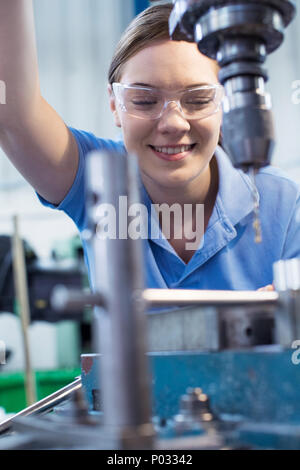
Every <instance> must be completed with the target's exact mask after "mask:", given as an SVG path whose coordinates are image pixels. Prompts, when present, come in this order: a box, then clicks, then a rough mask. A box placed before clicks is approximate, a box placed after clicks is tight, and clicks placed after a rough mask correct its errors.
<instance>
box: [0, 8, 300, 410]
mask: <svg viewBox="0 0 300 470" xmlns="http://www.w3.org/2000/svg"><path fill="white" fill-rule="evenodd" d="M148 5H149V2H148V0H110V1H105V0H35V1H34V7H35V18H36V35H37V44H38V58H39V69H40V81H41V88H42V93H43V95H44V97H45V99H46V100H47V101H48V102H49V103H50V104H51V105H52V106H53V107H54V108H55V109H56V111H57V112H58V113H59V114H60V116H61V117H62V118H63V119H64V121H65V122H66V123H67V124H68V125H70V126H72V127H75V128H78V129H83V130H87V131H90V132H93V133H95V134H96V135H97V136H99V137H105V138H114V137H116V136H117V135H118V134H119V130H117V129H116V128H115V127H114V124H113V120H112V117H111V114H110V110H109V106H108V95H107V71H108V67H109V64H110V60H111V57H112V54H113V51H114V48H115V46H116V43H117V41H118V39H119V37H120V35H121V32H122V31H123V30H124V29H125V27H126V26H127V25H128V23H129V22H130V20H131V19H132V18H133V17H134V15H136V14H137V13H139V12H140V11H141V10H143V9H144V8H146V7H147V6H148ZM299 43H300V11H299V12H298V16H297V18H296V20H295V21H294V22H293V24H292V25H291V26H290V27H289V28H288V30H287V32H286V40H285V43H284V45H283V46H282V47H281V48H280V49H279V50H278V51H276V52H275V53H273V55H271V56H269V59H268V70H269V73H270V81H269V84H268V88H269V91H270V92H271V95H272V99H273V107H274V115H275V123H276V132H277V147H276V150H275V154H274V159H273V164H274V165H276V166H279V167H281V168H282V169H284V170H285V171H286V172H287V173H288V174H289V175H290V176H291V177H292V178H294V179H296V180H297V181H299V182H300V139H299V134H300V126H299V125H300V99H299V98H300V49H299V47H298V45H299ZM0 78H1V77H0ZM297 80H299V83H298V84H297ZM293 87H294V88H293ZM295 87H297V88H298V90H299V92H298V94H297V89H295ZM293 94H294V95H293ZM295 94H296V95H295ZM293 96H294V99H293ZM297 98H298V99H297ZM298 101H299V104H298ZM14 214H18V216H19V222H20V230H21V236H22V238H24V239H25V240H26V241H27V242H28V243H29V245H30V246H31V247H32V249H33V251H34V253H35V254H36V256H37V257H38V258H40V259H49V258H51V259H52V260H53V259H55V260H56V261H66V260H72V259H73V260H76V262H77V261H78V262H79V261H80V259H81V258H80V256H81V255H82V253H80V242H79V241H78V236H77V231H76V228H75V226H74V224H73V222H72V221H71V220H69V219H68V218H67V216H66V215H64V214H61V213H59V212H57V211H53V210H51V209H46V208H44V207H42V206H41V204H40V203H39V202H38V200H37V197H36V195H35V193H34V191H33V189H32V188H31V187H30V186H29V185H28V184H27V183H26V182H25V181H24V179H23V178H22V177H21V176H20V174H19V173H18V172H17V171H16V170H15V169H14V167H13V166H12V165H11V164H10V162H9V160H8V159H7V158H6V157H5V155H4V154H3V152H2V151H1V150H0V234H1V235H3V236H5V235H11V233H12V216H13V215H14ZM32 282H33V281H32ZM9 312H10V311H9V310H8V313H5V314H2V315H0V339H1V340H2V341H4V342H5V343H6V345H7V348H8V350H10V351H11V357H10V360H8V361H7V363H6V365H4V366H2V369H1V367H0V370H1V371H2V373H4V372H6V373H7V372H9V371H18V370H22V368H23V367H24V363H23V361H24V357H23V356H24V355H23V352H22V351H23V349H22V333H21V327H20V324H19V318H18V317H16V316H12V315H11V314H10V313H9ZM88 323H89V322H88V321H86V324H85V322H84V321H83V322H82V323H81V325H78V323H77V322H75V321H74V322H72V321H63V322H59V323H48V322H43V321H40V322H35V323H33V324H32V325H30V335H31V336H30V338H31V340H30V342H31V348H32V358H33V368H34V369H35V370H39V369H40V370H62V369H66V370H71V371H73V369H74V370H77V369H76V368H77V367H78V365H79V355H80V352H81V351H82V349H84V347H85V339H86V341H87V343H86V344H87V346H86V347H87V349H88V347H89V346H88V339H89V332H88V331H87V332H86V330H85V328H86V329H87V330H88ZM72 374H73V375H74V373H73V372H72V373H71V375H72ZM0 375H1V374H0ZM68 380H69V379H67V378H66V381H68ZM56 388H57V386H56ZM2 389H3V387H2ZM2 389H1V383H0V407H1V406H3V407H4V408H6V409H8V411H10V405H7V403H6V402H5V400H6V399H7V392H5V393H4V395H5V397H6V398H3V397H4V395H3V396H2V395H1V393H2V392H1V390H2ZM3 390H4V389H3ZM3 400H4V402H3ZM20 408H21V405H20ZM15 411H17V410H15Z"/></svg>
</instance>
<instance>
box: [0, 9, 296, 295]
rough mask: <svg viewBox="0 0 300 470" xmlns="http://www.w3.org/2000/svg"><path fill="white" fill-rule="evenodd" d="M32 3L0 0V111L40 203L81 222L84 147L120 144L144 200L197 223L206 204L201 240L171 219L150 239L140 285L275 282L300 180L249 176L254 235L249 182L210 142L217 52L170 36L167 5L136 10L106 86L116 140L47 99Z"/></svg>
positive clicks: (215, 130) (287, 246) (213, 139)
mask: <svg viewBox="0 0 300 470" xmlns="http://www.w3.org/2000/svg"><path fill="white" fill-rule="evenodd" d="M28 5H29V2H28V0H13V1H11V2H6V0H0V6H1V10H2V12H3V13H4V12H5V15H0V31H1V32H2V36H3V37H4V38H5V37H7V38H8V37H10V36H11V34H10V33H9V31H8V23H7V19H9V18H13V17H14V21H16V19H17V20H18V24H19V26H20V32H19V34H18V35H17V36H16V37H12V38H10V39H11V41H10V44H9V48H10V54H11V56H14V57H15V61H14V63H13V64H12V63H11V60H10V59H9V58H8V56H7V54H4V51H3V48H4V46H3V40H2V41H0V49H1V48H2V52H1V50H0V69H1V73H2V77H3V79H4V80H6V82H7V83H8V86H9V88H11V89H13V90H14V92H15V99H14V101H13V102H11V103H9V104H8V106H7V107H6V109H5V110H4V108H2V109H1V111H0V120H1V134H0V140H1V145H2V147H3V149H4V150H5V152H6V153H7V155H8V156H9V158H10V159H11V160H12V161H13V163H14V164H15V166H16V167H17V168H18V169H19V170H20V171H21V172H22V174H23V175H24V176H25V178H27V180H28V181H29V182H30V183H31V184H32V185H33V186H34V188H35V189H36V191H37V193H38V195H39V198H40V200H41V201H42V203H43V204H45V205H47V206H50V207H53V208H56V209H58V210H63V211H64V212H66V213H67V214H68V215H69V216H70V217H71V218H72V219H73V220H74V221H75V223H76V225H77V226H78V229H79V230H80V231H81V232H82V231H83V230H84V228H85V223H86V220H85V201H84V168H85V157H86V155H87V154H88V153H89V152H90V151H91V150H94V149H105V150H112V151H118V150H120V151H123V150H124V147H125V149H126V150H127V152H130V153H134V154H136V155H137V156H138V162H139V169H140V175H141V181H142V196H143V200H144V202H145V204H146V205H147V207H149V206H150V205H151V203H154V204H163V203H166V204H168V205H169V206H172V205H173V204H175V203H176V204H179V205H180V207H182V208H184V206H185V205H187V204H189V205H190V206H191V207H192V208H193V211H192V212H191V219H192V220H189V221H188V222H189V223H192V224H193V227H195V222H196V217H197V211H196V209H195V208H196V207H197V204H198V205H199V204H203V205H204V229H205V234H204V237H203V239H202V238H201V242H200V243H199V246H198V247H195V248H194V249H193V250H190V249H187V242H188V241H190V240H188V239H187V238H188V237H185V236H183V237H181V238H180V239H178V238H176V236H174V230H171V236H170V237H169V238H168V239H166V238H164V237H160V238H154V237H153V238H152V239H151V237H150V238H149V239H148V240H147V243H146V246H145V266H146V284H147V287H163V288H166V287H170V288H196V289H241V290H243V289H258V288H261V287H263V286H266V285H268V284H271V283H272V280H273V276H272V265H273V263H274V262H275V261H277V260H279V259H282V258H291V257H296V256H300V200H299V188H298V187H297V185H296V184H295V183H293V182H292V181H290V180H289V179H288V178H286V177H285V176H284V175H282V174H281V173H280V172H279V171H278V170H275V169H274V168H271V167H268V168H265V169H263V170H261V171H260V173H259V175H258V176H257V178H256V183H257V189H258V193H259V204H260V217H261V226H262V227H261V229H262V242H261V243H260V244H257V243H255V234H254V230H253V216H254V214H253V210H254V200H253V193H252V185H251V182H250V180H249V178H248V176H247V175H245V174H244V173H243V172H241V171H238V170H236V169H234V168H233V167H232V165H231V163H230V161H229V158H228V157H227V155H226V154H225V152H224V151H223V150H222V148H221V147H220V146H218V142H219V139H220V128H221V122H222V110H221V109H222V108H221V101H222V96H223V95H222V93H223V91H222V87H221V86H220V85H219V83H218V67H217V64H216V63H215V62H214V61H212V60H211V59H209V58H207V57H205V56H204V55H202V54H200V53H199V51H198V49H197V46H196V45H195V44H193V43H188V42H185V41H171V40H170V39H169V35H168V18H169V14H170V12H171V9H172V6H171V5H157V6H152V7H150V8H148V9H147V10H146V11H144V12H143V13H141V14H140V15H139V16H138V17H137V18H136V19H135V20H134V21H133V22H132V24H131V25H130V26H129V27H128V29H127V30H126V32H125V33H124V35H123V36H122V38H121V40H120V42H119V44H118V46H117V49H116V52H115V55H114V57H113V60H112V63H111V67H110V70H109V85H108V92H109V99H110V106H111V110H112V113H113V116H114V120H115V123H116V126H118V127H119V128H120V129H121V130H122V134H123V140H122V141H120V142H117V141H111V140H105V139H103V138H98V137H96V136H94V135H92V134H90V133H88V132H84V131H79V130H75V129H72V128H68V127H67V126H66V125H65V124H64V122H63V121H62V120H61V119H60V118H59V116H57V114H56V113H55V111H54V110H53V109H52V108H51V107H50V106H49V105H48V103H46V102H45V101H44V100H43V98H42V97H41V94H40V90H39V84H38V71H37V61H36V53H35V45H34V34H33V19H32V9H31V8H30V7H29V6H28ZM3 17H5V19H6V22H5V20H4V19H3ZM9 34H10V36H9ZM5 35H7V36H5ZM21 51H22V52H21ZM25 51H26V60H25ZM20 76H22V81H23V83H22V87H21V86H19V85H20ZM237 132H238V129H237ZM182 233H185V232H184V230H183V231H182ZM87 256H88V253H87ZM88 261H89V260H88Z"/></svg>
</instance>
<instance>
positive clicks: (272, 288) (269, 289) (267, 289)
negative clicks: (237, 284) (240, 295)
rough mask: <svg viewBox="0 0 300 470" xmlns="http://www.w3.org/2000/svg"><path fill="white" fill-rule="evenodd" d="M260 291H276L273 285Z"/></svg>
mask: <svg viewBox="0 0 300 470" xmlns="http://www.w3.org/2000/svg"><path fill="white" fill-rule="evenodd" d="M257 290H258V291H260V292H261V291H272V290H275V289H274V286H273V284H268V285H267V286H265V287H261V288H260V289H257Z"/></svg>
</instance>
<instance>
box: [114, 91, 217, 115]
mask: <svg viewBox="0 0 300 470" xmlns="http://www.w3.org/2000/svg"><path fill="white" fill-rule="evenodd" d="M112 87H113V92H114V95H115V97H116V100H117V102H118V104H119V106H120V109H121V110H122V111H125V112H126V113H128V114H130V115H131V116H134V117H136V118H140V119H159V118H160V117H161V116H162V115H163V113H164V111H165V109H166V108H167V107H168V105H169V104H171V103H175V104H176V105H177V106H178V108H179V109H180V111H181V113H182V115H183V116H184V118H185V119H187V120H193V119H197V120H199V119H204V118H207V117H209V116H211V115H213V114H215V113H216V112H218V111H219V109H220V105H221V103H222V100H223V97H224V90H223V87H222V86H221V85H219V84H216V85H203V86H199V87H195V88H190V89H186V90H183V91H180V92H177V93H172V92H170V93H165V92H163V91H162V90H159V89H156V88H150V87H143V86H137V85H124V84H123V83H113V85H112ZM174 95H176V96H174ZM170 98H172V99H170Z"/></svg>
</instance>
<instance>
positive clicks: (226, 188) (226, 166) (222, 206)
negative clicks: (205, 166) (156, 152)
mask: <svg viewBox="0 0 300 470" xmlns="http://www.w3.org/2000/svg"><path fill="white" fill-rule="evenodd" d="M215 158H216V160H217V164H218V171H219V189H218V194H217V198H216V203H215V206H214V209H213V212H212V215H211V218H210V220H209V224H208V227H207V228H208V229H209V228H210V227H211V226H212V225H213V224H215V223H216V221H217V220H220V219H221V220H223V221H224V222H226V223H227V224H229V225H231V226H232V227H234V226H235V225H236V224H237V223H238V222H240V221H241V220H242V219H243V218H244V217H246V216H247V215H248V214H250V213H251V212H252V211H253V209H254V205H255V198H256V200H257V202H258V203H259V194H258V192H257V190H255V188H254V187H253V183H252V181H251V179H250V178H249V176H248V175H247V174H245V173H244V172H243V171H242V170H238V169H236V168H234V167H233V165H232V163H231V161H230V159H229V157H228V155H227V154H226V153H225V151H224V150H223V149H222V148H221V147H220V146H218V147H217V148H216V150H215ZM139 179H140V182H139V183H140V190H141V199H142V202H143V203H144V204H145V205H146V207H147V209H148V211H149V215H151V212H150V210H151V204H152V201H151V199H150V196H149V194H148V192H147V191H146V189H145V186H144V184H143V183H142V179H141V176H140V177H139ZM157 223H158V222H157ZM162 238H164V236H163V235H162Z"/></svg>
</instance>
